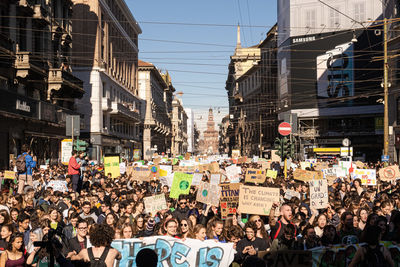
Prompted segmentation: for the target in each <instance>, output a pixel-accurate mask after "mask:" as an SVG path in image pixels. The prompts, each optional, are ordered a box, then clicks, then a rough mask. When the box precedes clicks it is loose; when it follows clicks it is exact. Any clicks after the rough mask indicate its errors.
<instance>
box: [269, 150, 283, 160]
mask: <svg viewBox="0 0 400 267" xmlns="http://www.w3.org/2000/svg"><path fill="white" fill-rule="evenodd" d="M276 152H278V150H271V161H272V162H281V157H280V156H278V155H277V154H276Z"/></svg>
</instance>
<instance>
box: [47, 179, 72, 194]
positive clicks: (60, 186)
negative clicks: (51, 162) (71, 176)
mask: <svg viewBox="0 0 400 267" xmlns="http://www.w3.org/2000/svg"><path fill="white" fill-rule="evenodd" d="M48 187H51V188H53V190H54V191H60V192H63V193H65V192H68V184H67V182H66V181H61V180H54V181H50V182H49V183H48V184H47V185H46V188H48Z"/></svg>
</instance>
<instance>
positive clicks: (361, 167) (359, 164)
mask: <svg viewBox="0 0 400 267" xmlns="http://www.w3.org/2000/svg"><path fill="white" fill-rule="evenodd" d="M355 164H356V166H357V168H358V169H363V168H364V163H363V162H361V161H359V160H357V161H356V162H355Z"/></svg>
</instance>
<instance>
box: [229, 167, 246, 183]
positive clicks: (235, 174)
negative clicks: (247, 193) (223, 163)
mask: <svg viewBox="0 0 400 267" xmlns="http://www.w3.org/2000/svg"><path fill="white" fill-rule="evenodd" d="M225 171H226V177H228V179H229V180H230V181H231V183H238V182H239V181H240V173H241V172H242V168H241V167H239V166H236V164H234V165H231V166H228V167H226V168H225Z"/></svg>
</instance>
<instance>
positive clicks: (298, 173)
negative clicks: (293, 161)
mask: <svg viewBox="0 0 400 267" xmlns="http://www.w3.org/2000/svg"><path fill="white" fill-rule="evenodd" d="M293 177H294V179H295V180H299V181H303V182H308V181H311V180H320V179H323V178H324V175H323V173H322V171H315V172H314V171H305V170H300V169H296V170H295V171H294V172H293Z"/></svg>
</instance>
